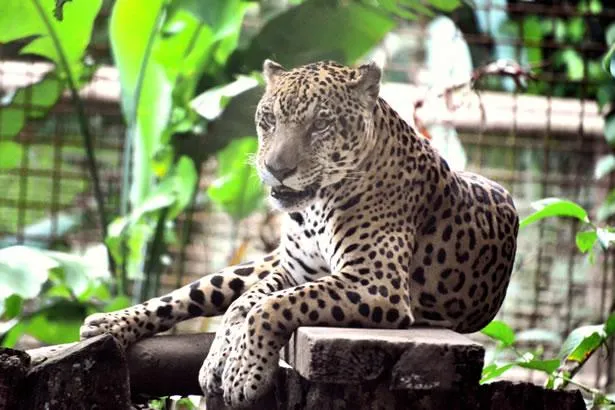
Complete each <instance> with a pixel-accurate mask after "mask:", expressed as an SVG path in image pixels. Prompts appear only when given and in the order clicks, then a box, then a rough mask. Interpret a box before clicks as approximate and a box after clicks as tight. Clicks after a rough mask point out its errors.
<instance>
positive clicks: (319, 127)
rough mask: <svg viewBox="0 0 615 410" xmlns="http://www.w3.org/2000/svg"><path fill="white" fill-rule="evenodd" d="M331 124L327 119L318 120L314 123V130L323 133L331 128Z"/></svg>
mask: <svg viewBox="0 0 615 410" xmlns="http://www.w3.org/2000/svg"><path fill="white" fill-rule="evenodd" d="M330 123H331V122H330V121H329V120H326V119H322V118H321V119H317V120H316V121H314V123H312V129H313V130H314V131H316V132H322V131H324V130H326V129H327V128H328V127H329V124H330Z"/></svg>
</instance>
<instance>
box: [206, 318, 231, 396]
mask: <svg viewBox="0 0 615 410" xmlns="http://www.w3.org/2000/svg"><path fill="white" fill-rule="evenodd" d="M232 335H233V329H232V328H226V329H222V330H220V331H219V332H218V333H217V334H216V338H215V339H214V341H213V343H212V344H211V348H210V349H209V353H208V354H207V358H206V359H205V362H204V363H203V366H201V370H200V371H199V385H200V386H201V390H203V393H205V395H206V396H212V395H220V394H222V372H223V371H224V366H225V365H226V361H227V359H228V357H229V354H230V352H231V349H232V348H233V337H232Z"/></svg>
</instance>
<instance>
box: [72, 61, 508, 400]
mask: <svg viewBox="0 0 615 410" xmlns="http://www.w3.org/2000/svg"><path fill="white" fill-rule="evenodd" d="M263 76H264V79H265V82H266V86H265V91H264V94H263V96H262V98H261V100H260V102H259V104H258V106H257V109H256V114H255V123H256V129H257V134H258V139H259V147H258V151H257V154H256V158H255V166H256V169H257V172H258V174H259V177H260V179H261V180H262V181H263V183H264V184H265V185H267V186H268V187H269V188H270V195H269V196H270V200H271V202H272V204H273V206H274V207H276V208H278V209H279V210H281V211H282V212H283V215H284V216H283V225H282V235H281V239H280V244H279V247H278V248H277V249H276V250H275V251H273V252H272V253H269V254H266V255H264V256H262V257H261V258H259V259H257V260H253V261H251V262H247V263H244V264H240V265H237V266H232V267H228V268H224V269H222V270H220V271H218V272H215V273H211V274H208V275H206V276H204V277H203V278H202V279H200V280H197V281H195V282H193V283H190V284H188V285H186V286H184V287H182V288H180V289H177V290H174V291H172V292H171V293H169V294H168V295H165V296H162V297H157V298H153V299H151V300H148V301H146V302H144V303H141V304H138V305H136V306H132V307H129V308H127V309H124V310H121V311H116V312H111V313H98V314H94V315H92V316H90V317H88V318H87V319H86V320H85V323H84V324H83V326H82V328H81V337H82V338H89V337H93V336H96V335H99V334H101V333H110V334H112V335H113V336H115V337H116V338H117V340H118V341H119V342H120V343H121V344H122V345H124V346H128V345H130V344H131V343H134V342H135V341H137V340H139V339H141V338H143V337H146V336H150V335H152V334H154V333H157V332H161V331H164V330H167V329H169V328H171V327H172V326H173V325H175V324H176V323H177V322H179V321H182V320H186V319H189V318H193V317H197V316H214V315H221V314H223V315H224V316H223V322H222V326H221V328H220V329H219V331H218V332H217V334H216V336H215V339H214V342H213V344H212V346H211V350H210V352H209V354H208V356H207V358H206V360H205V362H204V364H203V366H202V368H201V371H200V373H199V383H200V385H201V386H202V388H203V390H204V392H205V393H206V394H208V395H222V396H223V398H224V401H225V403H226V404H228V405H231V406H245V405H249V404H251V403H254V402H255V401H256V400H257V399H258V398H260V397H261V396H262V395H263V394H265V393H266V392H267V391H268V389H269V388H270V386H271V385H272V381H273V378H274V375H275V372H276V369H277V367H278V362H279V352H280V349H281V348H282V347H283V346H284V345H285V344H286V343H287V342H288V340H289V338H290V337H291V335H292V333H293V332H294V331H295V330H296V329H297V328H298V327H300V326H329V327H362V328H393V329H407V328H409V327H410V326H432V327H441V328H448V329H452V330H454V331H457V332H461V333H469V332H474V331H477V330H479V329H481V328H482V327H484V326H485V325H486V324H487V323H489V322H490V321H491V320H492V319H493V318H494V316H495V315H496V313H497V312H498V310H499V309H500V307H501V305H502V302H503V300H504V297H505V295H506V290H507V287H508V283H509V280H510V276H511V272H512V268H513V262H514V258H515V252H516V240H517V233H518V228H519V221H518V214H517V212H516V210H515V205H514V203H513V199H512V197H511V195H510V194H509V193H508V192H507V191H506V190H505V189H504V188H503V187H502V186H500V185H499V184H497V183H495V182H493V181H491V180H489V179H487V178H485V177H482V176H480V175H477V174H473V173H470V172H464V171H455V170H452V169H451V168H450V167H449V165H448V164H447V161H446V160H445V159H444V158H443V157H442V156H441V155H440V154H439V153H438V152H437V151H436V150H435V149H434V148H433V147H432V146H431V144H430V142H429V140H428V139H426V138H424V137H422V136H421V135H419V134H418V133H417V132H416V131H415V130H414V128H413V127H412V126H411V125H409V124H408V123H407V122H406V121H404V120H403V119H402V118H401V117H400V116H399V115H398V114H397V113H396V112H395V111H394V110H393V109H392V108H391V107H390V106H389V105H388V104H387V103H386V102H385V101H384V100H383V99H382V98H380V97H379V91H380V82H381V76H382V72H381V69H380V68H379V67H378V66H377V65H375V64H374V63H368V64H363V65H359V66H358V67H348V66H344V65H340V64H337V63H335V62H330V61H323V62H316V63H312V64H307V65H304V66H301V67H298V68H294V69H290V70H287V69H285V68H284V67H282V66H281V65H280V64H278V63H275V62H273V61H271V60H266V61H265V62H264V65H263Z"/></svg>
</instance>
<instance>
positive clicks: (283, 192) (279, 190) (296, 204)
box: [271, 184, 318, 212]
mask: <svg viewBox="0 0 615 410" xmlns="http://www.w3.org/2000/svg"><path fill="white" fill-rule="evenodd" d="M317 191H318V186H317V185H316V184H312V185H309V186H307V187H305V188H304V189H302V190H295V189H292V188H289V187H287V186H285V185H278V186H276V187H273V188H271V200H272V203H273V206H275V207H276V208H278V209H280V210H281V211H286V212H292V211H299V210H301V209H303V208H305V207H307V206H308V205H309V204H310V203H311V202H312V200H313V199H314V198H315V197H316V192H317Z"/></svg>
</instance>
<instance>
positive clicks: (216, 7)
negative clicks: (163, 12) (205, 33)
mask: <svg viewBox="0 0 615 410" xmlns="http://www.w3.org/2000/svg"><path fill="white" fill-rule="evenodd" d="M176 3H177V6H178V7H181V8H183V9H184V10H186V11H188V12H190V13H192V14H193V15H194V16H195V17H196V18H198V19H199V20H200V21H201V22H202V23H203V24H206V25H207V26H209V28H210V29H211V31H212V32H213V33H214V38H216V39H220V38H223V37H226V36H229V35H233V34H235V33H237V32H239V28H240V25H241V21H242V19H243V14H244V13H245V11H246V9H247V8H248V7H249V6H250V4H249V3H247V2H242V1H241V0H217V1H208V2H204V1H199V0H179V1H178V2H176Z"/></svg>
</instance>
